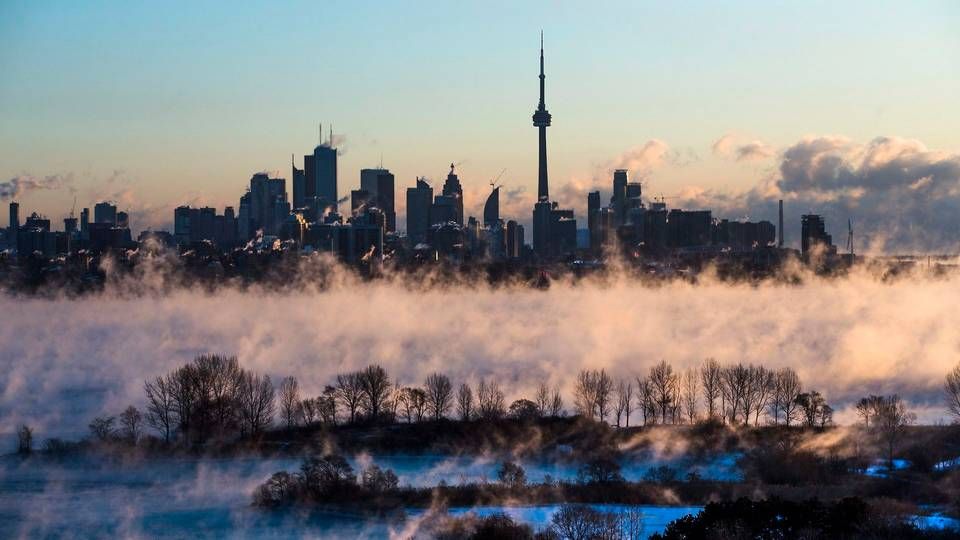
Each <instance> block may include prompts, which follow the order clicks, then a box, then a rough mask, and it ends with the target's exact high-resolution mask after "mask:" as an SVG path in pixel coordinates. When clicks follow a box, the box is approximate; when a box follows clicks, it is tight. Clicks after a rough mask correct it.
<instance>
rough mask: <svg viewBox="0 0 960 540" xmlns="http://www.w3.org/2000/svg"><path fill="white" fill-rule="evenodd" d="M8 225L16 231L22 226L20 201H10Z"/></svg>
mask: <svg viewBox="0 0 960 540" xmlns="http://www.w3.org/2000/svg"><path fill="white" fill-rule="evenodd" d="M8 227H9V228H10V230H12V231H14V232H16V230H17V229H19V228H20V203H18V202H11V203H10V223H9V224H8Z"/></svg>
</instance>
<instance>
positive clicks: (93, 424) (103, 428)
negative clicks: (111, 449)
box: [89, 416, 117, 442]
mask: <svg viewBox="0 0 960 540" xmlns="http://www.w3.org/2000/svg"><path fill="white" fill-rule="evenodd" d="M116 420H117V419H116V417H113V416H98V417H96V418H94V419H93V420H92V421H90V425H89V428H90V434H91V435H93V437H94V438H95V439H96V440H98V441H100V442H104V441H108V440H110V439H112V438H113V437H114V435H116V429H115V428H114V427H113V424H114V422H116Z"/></svg>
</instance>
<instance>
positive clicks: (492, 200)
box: [483, 186, 500, 227]
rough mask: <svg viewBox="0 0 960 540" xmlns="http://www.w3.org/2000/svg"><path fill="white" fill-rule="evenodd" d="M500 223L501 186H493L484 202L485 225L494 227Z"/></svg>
mask: <svg viewBox="0 0 960 540" xmlns="http://www.w3.org/2000/svg"><path fill="white" fill-rule="evenodd" d="M498 223H500V186H497V187H495V188H493V191H491V192H490V195H489V196H487V202H485V203H484V204H483V226H484V227H493V226H495V225H497V224H498Z"/></svg>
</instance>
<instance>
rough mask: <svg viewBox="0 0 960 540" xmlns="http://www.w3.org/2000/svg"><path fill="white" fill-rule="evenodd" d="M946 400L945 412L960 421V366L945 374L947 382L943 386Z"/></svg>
mask: <svg viewBox="0 0 960 540" xmlns="http://www.w3.org/2000/svg"><path fill="white" fill-rule="evenodd" d="M944 390H945V391H946V398H947V410H949V411H950V414H952V415H953V416H954V420H956V421H960V364H957V365H956V366H955V367H954V368H953V369H952V370H950V373H947V380H946V383H945V384H944Z"/></svg>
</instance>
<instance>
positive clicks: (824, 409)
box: [794, 390, 833, 427]
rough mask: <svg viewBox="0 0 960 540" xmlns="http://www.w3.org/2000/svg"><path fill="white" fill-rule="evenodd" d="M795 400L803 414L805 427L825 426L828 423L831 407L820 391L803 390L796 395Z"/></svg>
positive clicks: (831, 412) (831, 411)
mask: <svg viewBox="0 0 960 540" xmlns="http://www.w3.org/2000/svg"><path fill="white" fill-rule="evenodd" d="M794 401H796V403H797V405H798V408H799V411H800V412H801V413H802V414H803V421H804V423H805V424H806V425H807V427H814V426H817V425H819V426H821V427H823V426H825V425H826V424H828V423H829V421H830V419H831V417H832V414H833V409H832V408H830V406H829V405H827V401H826V400H825V399H824V398H823V396H822V395H820V392H817V391H815V390H814V391H812V392H803V393H801V394H798V395H797V398H796V399H795V400H794Z"/></svg>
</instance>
